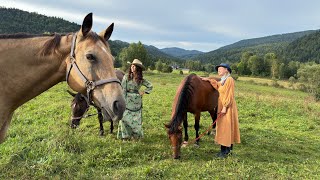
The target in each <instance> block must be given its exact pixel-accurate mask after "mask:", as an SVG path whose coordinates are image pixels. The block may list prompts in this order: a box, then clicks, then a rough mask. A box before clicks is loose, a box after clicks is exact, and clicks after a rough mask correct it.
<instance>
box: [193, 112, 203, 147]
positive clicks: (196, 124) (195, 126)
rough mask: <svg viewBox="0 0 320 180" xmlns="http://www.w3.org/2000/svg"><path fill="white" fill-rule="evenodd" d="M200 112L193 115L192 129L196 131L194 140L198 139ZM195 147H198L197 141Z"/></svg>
mask: <svg viewBox="0 0 320 180" xmlns="http://www.w3.org/2000/svg"><path fill="white" fill-rule="evenodd" d="M200 115H201V113H200V112H197V113H195V115H194V129H195V130H196V138H198V137H199V127H200V126H199V122H200ZM195 143H196V144H197V145H199V139H197V141H196V142H195Z"/></svg>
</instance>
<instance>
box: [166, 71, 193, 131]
mask: <svg viewBox="0 0 320 180" xmlns="http://www.w3.org/2000/svg"><path fill="white" fill-rule="evenodd" d="M194 76H196V75H195V74H190V75H189V76H187V77H186V78H185V81H184V82H183V84H182V88H181V90H180V92H177V93H179V98H178V99H177V102H175V103H176V106H175V109H174V111H175V112H174V115H173V116H172V119H171V122H170V124H169V126H170V129H169V133H170V134H172V133H174V132H176V131H177V129H178V127H179V126H180V124H181V123H182V118H183V116H185V115H186V114H187V110H188V105H189V103H190V100H191V98H192V95H193V92H194V87H193V85H192V78H193V77H194ZM180 86H181V85H180Z"/></svg>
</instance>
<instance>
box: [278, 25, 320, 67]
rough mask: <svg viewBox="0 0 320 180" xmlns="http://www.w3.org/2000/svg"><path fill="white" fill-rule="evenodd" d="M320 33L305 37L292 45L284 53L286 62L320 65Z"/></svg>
mask: <svg viewBox="0 0 320 180" xmlns="http://www.w3.org/2000/svg"><path fill="white" fill-rule="evenodd" d="M319 42H320V31H319V30H318V31H316V32H315V33H312V34H309V35H306V36H303V37H301V38H298V39H296V40H295V41H293V42H292V43H290V44H289V45H288V46H287V47H286V48H285V49H284V51H283V53H282V54H283V56H284V58H285V60H286V61H287V62H288V61H299V62H308V61H315V62H318V63H320V43H319Z"/></svg>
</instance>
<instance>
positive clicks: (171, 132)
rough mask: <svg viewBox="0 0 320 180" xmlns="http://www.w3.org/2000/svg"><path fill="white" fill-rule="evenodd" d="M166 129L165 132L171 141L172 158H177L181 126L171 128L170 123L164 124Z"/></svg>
mask: <svg viewBox="0 0 320 180" xmlns="http://www.w3.org/2000/svg"><path fill="white" fill-rule="evenodd" d="M165 127H166V129H167V134H168V137H169V140H170V143H171V148H172V151H173V154H172V156H173V158H174V159H179V158H180V149H181V143H182V127H181V126H178V128H171V125H167V124H165Z"/></svg>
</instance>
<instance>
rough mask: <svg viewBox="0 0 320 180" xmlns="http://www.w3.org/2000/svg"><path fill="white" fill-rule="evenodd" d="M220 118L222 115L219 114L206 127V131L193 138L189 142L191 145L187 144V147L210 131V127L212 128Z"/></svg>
mask: <svg viewBox="0 0 320 180" xmlns="http://www.w3.org/2000/svg"><path fill="white" fill-rule="evenodd" d="M222 116H223V114H221V113H220V114H219V115H218V117H217V119H216V120H215V121H214V122H213V123H212V124H211V125H210V126H209V127H208V129H207V130H206V131H205V132H204V133H202V134H200V136H199V137H197V138H195V139H194V140H192V141H191V143H188V144H187V145H189V144H193V143H194V142H196V141H198V140H199V139H200V138H202V137H203V136H204V135H205V134H206V133H208V132H209V131H210V130H211V129H212V126H213V125H214V124H215V123H216V122H217V121H218V120H219V119H220V118H221V117H222Z"/></svg>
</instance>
